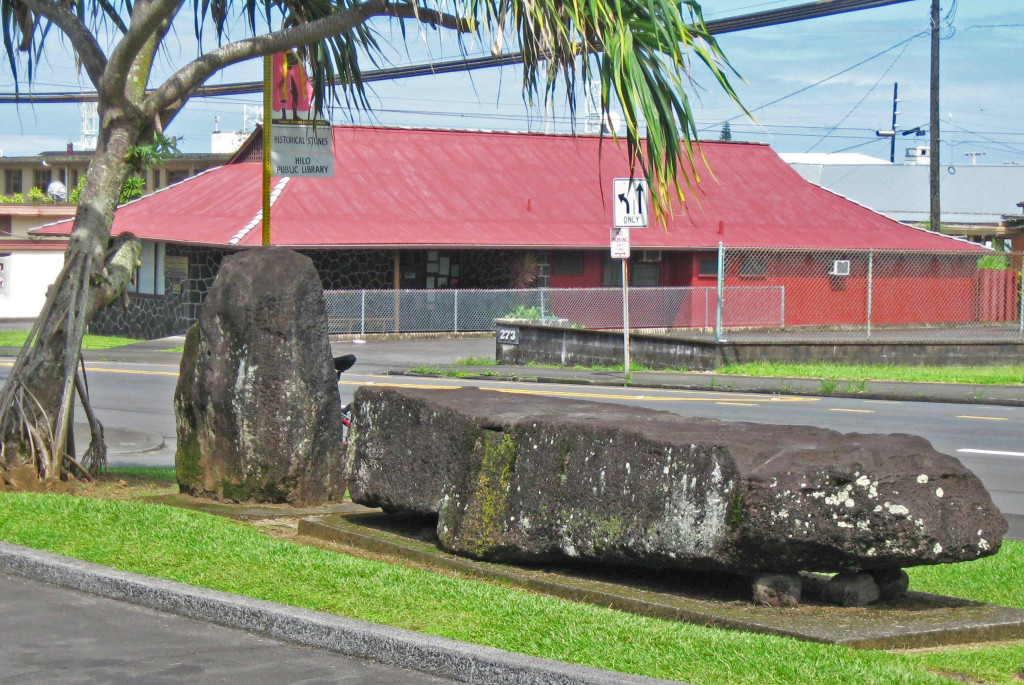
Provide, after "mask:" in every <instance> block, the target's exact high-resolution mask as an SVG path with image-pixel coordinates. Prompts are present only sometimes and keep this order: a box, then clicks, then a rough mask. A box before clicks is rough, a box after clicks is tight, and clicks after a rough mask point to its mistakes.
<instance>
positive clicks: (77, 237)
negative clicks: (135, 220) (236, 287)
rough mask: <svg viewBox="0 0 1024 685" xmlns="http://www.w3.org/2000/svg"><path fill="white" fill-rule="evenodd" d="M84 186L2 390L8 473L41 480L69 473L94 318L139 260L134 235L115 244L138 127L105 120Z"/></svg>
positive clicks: (0, 432)
mask: <svg viewBox="0 0 1024 685" xmlns="http://www.w3.org/2000/svg"><path fill="white" fill-rule="evenodd" d="M104 123H105V124H107V125H106V126H104V128H103V133H102V134H101V137H100V140H99V141H98V142H97V149H96V153H95V155H94V156H93V159H92V162H91V163H90V165H89V171H88V173H87V175H86V183H85V186H84V188H83V189H82V196H81V200H80V202H79V205H78V212H77V214H76V215H75V225H74V230H73V232H72V235H71V239H70V241H69V243H68V247H67V250H65V253H64V268H63V269H62V270H61V272H60V275H59V276H58V277H57V281H56V282H55V283H54V285H52V286H51V287H50V291H49V293H48V294H47V298H46V303H45V304H44V305H43V309H42V311H40V313H39V316H38V318H37V319H36V323H35V325H34V327H33V329H32V332H31V334H30V335H29V338H28V340H27V341H26V342H25V346H24V347H23V348H22V350H21V353H20V354H19V356H18V359H17V361H16V362H15V364H14V369H13V370H12V371H11V375H10V378H9V379H8V381H7V384H6V385H5V386H4V388H3V390H2V391H0V470H4V469H11V468H16V467H18V466H20V465H22V464H26V463H31V464H34V465H35V466H36V468H37V471H38V473H39V477H40V478H41V479H45V478H50V477H57V476H60V475H62V473H63V472H64V462H65V444H66V436H67V431H68V430H69V426H68V423H69V418H70V414H71V406H72V404H71V403H72V402H73V401H74V379H75V373H76V370H77V366H78V361H79V358H80V356H81V349H82V337H83V336H84V335H85V332H86V327H87V326H88V324H89V321H90V320H91V319H92V317H93V315H94V314H95V313H96V312H97V311H99V310H101V309H103V308H104V307H106V306H108V305H109V304H111V303H112V302H113V301H114V300H116V299H117V298H118V296H120V295H121V294H122V293H123V292H124V289H125V288H126V287H127V285H128V283H129V281H130V280H131V276H132V273H134V271H135V268H136V266H138V264H139V255H140V253H141V243H140V242H139V240H138V239H137V238H135V237H134V236H128V237H121V238H119V239H118V240H117V241H116V243H115V244H114V245H110V244H109V243H110V227H111V224H112V222H113V219H114V209H115V207H116V203H117V197H118V194H119V192H120V189H121V184H122V183H123V182H124V179H125V176H126V175H127V164H126V162H125V157H126V155H127V153H128V150H129V148H130V147H131V146H132V145H133V144H134V143H135V141H136V137H137V135H138V127H137V126H133V125H131V124H126V123H120V124H118V123H117V122H109V121H108V122H104Z"/></svg>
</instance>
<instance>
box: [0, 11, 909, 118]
mask: <svg viewBox="0 0 1024 685" xmlns="http://www.w3.org/2000/svg"><path fill="white" fill-rule="evenodd" d="M910 1H911V0H819V2H811V3H806V4H802V5H793V6H791V7H783V8H781V9H777V10H765V11H763V12H755V13H753V14H744V15H739V16H736V17H729V18H726V19H716V20H711V21H707V22H705V24H704V25H705V27H706V28H707V30H708V32H709V33H711V34H713V35H720V34H725V33H733V32H735V31H746V30H749V29H755V28H764V27H767V26H776V25H778V24H787V23H791V22H795V21H803V20H805V19H816V18H819V17H826V16H831V15H835V14H844V13H847V12H857V11H861V10H866V9H874V8H876V7H885V6H888V5H896V4H900V3H904V2H910ZM890 49H891V48H890ZM522 61H523V54H522V53H521V52H515V53H509V54H505V55H497V56H487V57H477V58H460V59H456V60H450V61H446V62H436V63H433V64H413V65H408V66H401V67H391V68H388V69H374V70H371V71H367V72H363V75H362V80H363V81H364V82H373V81H384V80H397V79H402V78H412V77H414V76H426V75H431V74H445V73H452V72H460V71H473V70H476V69H486V68H490V67H497V66H508V65H512V64H519V63H522ZM334 85H335V86H338V85H342V81H341V80H340V79H338V80H335V82H334ZM262 91H263V82H262V81H247V82H242V83H229V84H221V85H215V86H201V87H200V88H198V89H197V90H196V92H195V93H194V94H193V95H192V97H217V96H222V95H240V94H244V93H259V92H262ZM150 92H151V91H150ZM97 99H98V97H97V95H96V93H95V92H90V93H67V92H64V93H60V92H50V93H35V94H30V95H27V96H25V95H21V94H20V93H3V94H0V104H20V103H23V102H24V103H32V104H44V103H45V104H53V103H71V102H96V101H97ZM771 104H773V103H771Z"/></svg>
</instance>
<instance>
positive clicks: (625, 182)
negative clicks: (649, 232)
mask: <svg viewBox="0 0 1024 685" xmlns="http://www.w3.org/2000/svg"><path fill="white" fill-rule="evenodd" d="M648 200H649V194H648V192H647V180H646V179H643V178H617V179H615V180H614V181H613V183H612V201H613V202H614V203H615V204H614V207H615V209H614V211H613V217H614V222H613V223H612V225H613V226H615V227H616V228H647V225H648V223H649V219H648V218H649V216H650V212H649V211H648V208H647V205H648V204H649V202H648Z"/></svg>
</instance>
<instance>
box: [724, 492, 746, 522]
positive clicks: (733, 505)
mask: <svg viewBox="0 0 1024 685" xmlns="http://www.w3.org/2000/svg"><path fill="white" fill-rule="evenodd" d="M726 522H727V523H728V524H729V530H737V529H739V527H740V526H741V525H743V492H742V491H741V490H740V488H739V486H738V485H737V486H736V489H735V490H733V491H732V497H730V499H729V512H728V515H727V519H726Z"/></svg>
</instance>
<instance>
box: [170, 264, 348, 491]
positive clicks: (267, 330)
mask: <svg viewBox="0 0 1024 685" xmlns="http://www.w3.org/2000/svg"><path fill="white" fill-rule="evenodd" d="M322 292H323V291H322V288H321V284H320V278H319V276H318V275H317V272H316V269H315V268H314V267H313V263H312V261H311V260H310V259H309V258H308V257H304V256H302V255H300V254H298V253H297V252H294V251H292V250H287V249H284V248H261V249H258V250H250V251H246V252H242V253H239V254H236V255H232V256H230V257H227V258H225V259H224V262H223V264H222V266H221V268H220V272H219V273H218V275H217V278H216V280H215V281H214V283H213V286H212V287H211V289H210V293H209V295H208V296H207V298H206V302H205V303H204V305H203V308H202V310H201V311H200V313H199V321H198V323H197V324H196V325H195V326H193V327H192V328H190V329H189V331H188V334H187V335H186V338H185V351H184V353H183V354H182V358H181V374H180V376H179V380H178V386H177V388H176V389H175V393H174V410H175V417H176V422H177V435H178V449H177V452H176V454H175V468H176V471H177V476H178V482H179V485H180V487H181V489H182V491H183V492H189V493H192V494H194V495H211V496H214V497H217V498H223V499H229V500H235V501H242V500H248V499H254V500H257V501H265V502H284V501H291V502H306V503H308V502H318V501H323V500H326V499H330V498H332V497H339V496H341V494H342V493H344V491H345V486H344V482H343V478H342V463H343V459H342V449H341V407H340V398H339V395H338V386H337V383H336V381H335V375H334V364H333V358H332V356H331V349H330V342H329V340H328V337H327V313H326V308H325V306H324V301H323V295H322Z"/></svg>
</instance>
